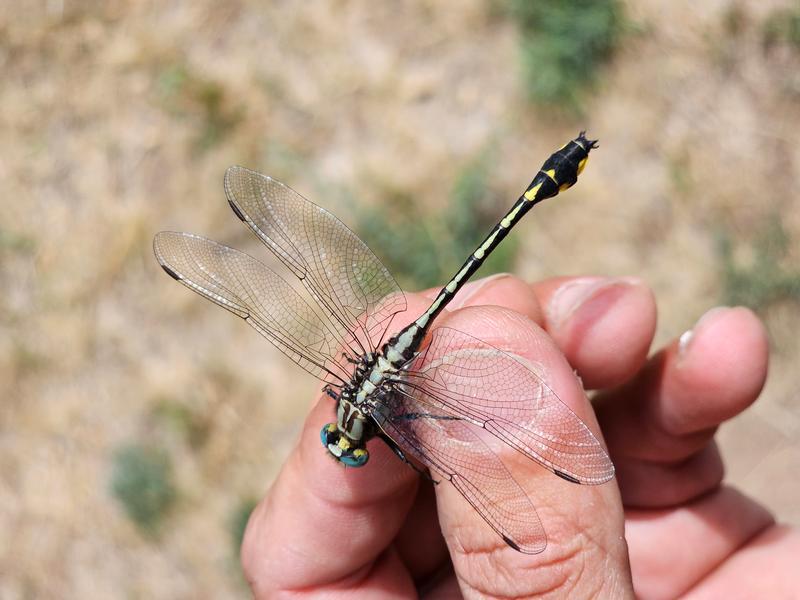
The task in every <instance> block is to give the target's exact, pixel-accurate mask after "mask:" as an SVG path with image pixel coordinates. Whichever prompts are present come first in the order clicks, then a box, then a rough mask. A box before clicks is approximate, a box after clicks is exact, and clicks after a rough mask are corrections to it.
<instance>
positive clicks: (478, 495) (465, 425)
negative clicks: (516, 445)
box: [381, 386, 547, 554]
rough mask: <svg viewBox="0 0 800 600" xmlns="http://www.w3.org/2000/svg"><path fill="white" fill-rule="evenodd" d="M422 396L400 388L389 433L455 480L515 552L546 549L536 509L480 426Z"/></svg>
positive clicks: (387, 426) (388, 420)
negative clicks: (439, 408)
mask: <svg viewBox="0 0 800 600" xmlns="http://www.w3.org/2000/svg"><path fill="white" fill-rule="evenodd" d="M417 397H418V394H417V393H416V392H415V391H414V390H410V389H405V390H404V389H403V387H402V386H400V387H399V388H398V389H397V393H396V394H395V396H394V405H393V406H392V408H391V413H390V414H389V415H388V417H387V418H386V419H385V420H384V421H382V422H381V427H382V429H383V431H384V432H385V433H386V434H387V435H388V436H389V437H391V438H392V440H393V441H395V442H396V443H398V444H399V445H400V447H401V448H403V450H404V451H406V452H408V453H409V454H411V455H413V456H415V457H416V458H417V459H418V460H419V461H420V462H422V463H423V464H424V465H426V466H427V467H428V468H430V469H431V470H432V471H434V473H437V474H439V475H440V476H441V477H443V478H444V479H447V480H448V481H450V483H452V484H453V486H454V487H455V488H456V489H457V490H458V491H459V492H460V493H461V495H462V496H464V498H465V499H466V500H467V501H468V502H469V503H470V504H471V505H472V506H473V507H474V508H475V510H476V511H477V512H478V514H480V516H481V517H483V519H484V520H485V521H486V522H487V523H488V524H489V525H490V526H491V527H492V529H494V530H495V531H496V532H497V533H499V534H500V536H501V537H502V538H503V539H504V540H505V541H506V542H507V543H508V544H509V545H510V546H511V547H513V548H515V549H517V550H519V551H520V552H524V553H526V554H536V553H538V552H541V551H542V550H544V548H545V546H546V545H547V538H546V536H545V533H544V528H543V527H542V523H541V521H540V519H539V516H538V515H537V514H536V508H535V507H534V506H533V503H532V502H531V500H530V498H528V495H527V494H526V493H525V491H524V490H523V489H522V488H521V487H520V485H519V483H517V481H516V480H515V479H514V478H513V477H512V475H511V473H510V472H509V471H508V469H507V468H506V466H505V465H504V464H503V462H502V461H501V460H500V459H499V458H498V456H497V455H496V454H495V453H494V451H493V450H492V449H491V448H490V447H489V446H488V445H487V444H486V443H485V442H484V441H483V440H482V439H481V438H480V435H478V434H477V433H476V431H475V426H474V425H473V424H471V423H469V422H468V421H465V420H463V419H459V418H454V417H453V416H451V415H450V414H448V413H443V412H440V411H437V410H435V409H432V408H431V407H430V406H427V405H425V404H424V403H421V402H418V400H417ZM478 431H480V429H479V428H478Z"/></svg>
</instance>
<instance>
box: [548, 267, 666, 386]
mask: <svg viewBox="0 0 800 600" xmlns="http://www.w3.org/2000/svg"><path fill="white" fill-rule="evenodd" d="M533 290H534V293H535V294H536V297H537V298H538V301H539V304H540V305H541V306H544V307H546V308H545V317H546V318H545V325H544V326H545V329H546V330H547V332H548V333H549V334H550V336H551V337H552V338H553V339H554V340H555V342H556V344H557V345H558V347H559V349H560V350H561V351H562V352H563V353H564V355H565V356H566V357H567V360H568V361H569V363H570V364H571V365H572V366H573V367H574V368H575V370H576V371H577V372H578V375H580V377H581V379H582V380H583V385H584V387H585V388H586V389H599V388H608V387H612V386H616V385H620V384H622V383H623V382H624V381H627V380H628V379H630V378H631V377H632V376H633V375H634V374H635V373H636V372H637V371H638V370H639V369H640V368H641V366H642V365H643V364H644V362H645V360H646V359H647V353H648V352H649V349H650V344H651V343H652V341H653V335H654V333H655V326H656V304H655V298H654V297H653V293H652V291H651V290H650V288H648V287H647V286H646V285H644V283H643V282H642V281H641V280H639V279H636V278H632V277H624V278H603V277H561V278H556V279H548V280H545V281H542V282H539V283H536V284H534V285H533Z"/></svg>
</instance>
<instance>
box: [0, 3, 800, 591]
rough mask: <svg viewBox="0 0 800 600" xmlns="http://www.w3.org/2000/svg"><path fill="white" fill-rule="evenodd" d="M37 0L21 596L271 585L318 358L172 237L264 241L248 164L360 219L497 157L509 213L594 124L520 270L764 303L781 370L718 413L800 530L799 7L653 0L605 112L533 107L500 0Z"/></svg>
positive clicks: (19, 210) (24, 303)
mask: <svg viewBox="0 0 800 600" xmlns="http://www.w3.org/2000/svg"><path fill="white" fill-rule="evenodd" d="M18 4H19V6H17V7H13V6H10V3H7V4H1V5H0V66H2V73H3V78H2V79H3V80H2V84H0V109H1V110H0V186H1V187H0V189H1V190H2V199H1V200H0V283H2V287H3V294H2V296H0V323H2V330H0V331H1V333H0V398H2V404H0V539H2V540H4V543H3V544H2V546H0V596H2V597H3V598H27V597H37V598H38V597H76V598H78V597H79V598H95V597H96V598H110V597H147V598H198V597H214V598H218V597H229V596H233V595H237V594H238V595H244V594H245V590H244V587H243V585H242V582H241V581H240V576H239V575H238V568H237V565H236V558H235V551H234V550H233V548H234V547H235V541H234V540H235V538H236V531H237V530H239V529H240V528H241V522H242V520H243V518H244V516H243V515H246V514H247V509H248V507H249V506H250V503H251V502H252V498H255V497H258V496H259V495H260V494H262V493H263V492H264V490H265V489H266V487H267V486H268V485H269V482H270V480H271V478H272V477H273V476H274V474H275V473H276V472H277V469H278V468H279V465H280V463H281V461H282V459H283V458H284V456H285V454H286V453H287V452H288V451H289V450H290V448H291V444H292V442H293V439H294V436H295V435H296V432H297V431H298V428H299V424H300V423H301V421H302V419H303V415H304V411H305V410H306V408H307V406H308V404H309V402H310V401H311V399H312V397H313V393H314V382H313V381H311V380H310V379H309V378H304V377H301V376H299V375H298V373H299V371H297V370H296V369H294V368H293V365H291V364H290V363H289V362H288V361H287V360H285V359H282V358H281V357H280V355H279V354H278V353H277V352H276V351H274V350H273V349H272V348H271V347H270V346H269V344H267V343H266V342H265V341H264V340H262V339H261V338H260V337H259V336H258V335H256V334H255V333H254V332H253V331H252V330H251V329H250V328H248V327H246V326H245V325H244V324H243V323H240V322H238V321H237V320H235V319H233V318H232V317H229V316H228V315H226V314H223V312H222V311H220V310H218V309H216V308H215V307H212V306H211V305H210V304H208V303H205V302H203V301H201V300H200V299H198V298H197V297H194V296H193V295H192V294H190V293H189V292H187V291H186V290H184V289H182V288H180V286H178V285H176V284H175V283H174V282H173V281H171V280H170V279H169V278H167V277H165V276H164V274H163V273H162V272H161V271H160V269H159V268H158V266H157V264H156V262H155V260H154V259H153V256H152V253H151V250H150V240H151V239H152V234H153V233H154V232H155V231H157V230H160V229H179V230H187V231H195V232H198V233H204V234H207V235H209V236H211V237H213V238H216V239H220V240H223V241H226V242H228V243H230V244H232V245H235V246H237V247H239V248H242V249H245V250H249V251H251V252H254V253H261V252H262V250H261V248H259V247H257V244H256V242H255V241H254V240H252V239H251V237H250V235H249V233H247V232H246V231H245V228H243V227H242V226H241V224H240V223H239V221H238V220H237V219H235V218H234V217H233V215H232V214H231V213H230V211H229V209H228V207H227V205H226V203H225V202H224V199H223V194H222V189H221V178H222V174H223V172H224V169H225V167H227V166H228V165H230V164H234V163H239V164H245V165H248V166H251V167H253V168H257V169H259V170H262V171H266V172H269V173H271V174H272V175H274V176H276V177H278V178H280V179H282V180H284V181H287V182H289V183H290V184H291V185H292V186H293V187H295V188H296V189H298V190H300V191H302V192H304V193H305V194H306V195H308V196H309V197H311V198H313V199H316V201H317V202H319V203H321V204H323V205H327V206H329V207H332V208H333V209H334V210H335V211H336V212H337V213H338V214H339V215H340V216H341V217H342V218H343V220H345V221H346V222H348V221H349V222H351V223H355V222H356V220H355V216H354V215H355V213H356V211H355V210H354V208H355V204H353V201H352V199H353V198H358V199H359V201H360V202H361V203H363V204H362V205H363V206H368V207H372V208H375V207H378V208H380V206H381V203H382V202H386V201H387V199H390V198H394V199H396V198H404V199H411V202H412V203H413V206H414V207H415V210H417V211H419V212H420V214H421V215H423V216H424V215H426V214H429V215H436V214H437V213H436V211H437V209H438V210H441V209H442V208H443V207H445V206H447V199H448V198H449V197H450V196H451V191H452V190H453V189H454V187H457V182H458V181H459V177H460V174H461V173H463V171H464V169H465V168H466V169H469V168H470V167H469V165H474V164H476V163H475V161H476V160H482V161H484V162H483V163H481V164H482V165H484V166H485V169H484V172H485V178H486V181H483V182H482V185H485V186H486V189H487V190H489V192H487V194H489V196H491V198H496V199H497V203H496V204H492V205H491V206H489V207H488V208H486V207H483V208H482V210H488V212H489V214H497V213H499V212H500V210H502V208H501V207H503V206H505V205H506V204H507V202H508V200H506V199H510V198H511V197H512V196H513V195H514V194H515V193H517V191H518V190H519V188H520V186H521V185H524V184H525V183H527V181H528V179H529V178H530V175H531V169H532V168H535V167H536V166H538V164H539V161H540V160H541V159H542V157H543V156H545V155H546V154H547V153H548V152H549V151H550V150H551V149H552V147H554V146H556V145H558V144H559V143H561V142H563V141H564V140H565V139H568V138H569V137H570V136H571V135H572V134H573V133H574V132H575V131H576V130H577V129H578V128H580V125H582V124H585V126H586V127H587V128H588V129H590V132H591V134H592V135H594V136H596V137H599V138H600V139H601V143H602V147H601V149H600V150H599V151H598V152H597V153H596V155H595V154H593V162H592V165H591V168H589V169H588V170H587V173H586V174H585V176H584V178H583V179H582V181H581V185H580V186H578V187H577V188H576V189H575V190H574V191H573V192H571V193H570V194H569V197H565V198H564V199H563V201H562V200H559V201H558V202H555V203H553V204H551V205H548V206H543V207H542V208H541V209H537V213H536V215H535V217H531V218H530V220H529V221H528V222H527V223H526V224H524V225H523V226H522V229H521V230H520V232H519V233H518V234H517V236H518V240H519V251H518V253H517V257H516V260H515V262H514V270H515V272H517V273H519V274H520V275H522V276H524V277H527V278H530V279H533V278H539V277H545V276H550V275H554V274H573V273H606V274H634V275H638V276H640V277H643V278H644V279H646V280H647V281H648V282H649V283H650V284H651V285H652V286H653V287H654V289H655V290H656V293H657V295H658V300H659V310H660V323H659V334H658V339H659V340H660V341H661V342H665V341H667V340H669V339H671V338H673V337H674V336H676V335H678V334H680V333H681V332H682V331H684V330H685V329H687V328H688V327H690V326H691V325H692V324H693V322H694V321H695V320H696V319H697V318H698V317H699V316H700V315H701V314H702V313H703V312H704V311H705V310H706V309H707V308H709V307H710V306H712V305H715V304H717V303H720V302H726V301H728V302H731V301H746V302H749V303H751V304H753V305H754V307H755V308H757V309H758V310H759V312H760V314H761V315H762V316H763V317H764V319H765V320H766V322H767V324H768V327H769V329H770V332H771V335H772V341H773V351H774V354H773V360H772V365H771V376H770V381H769V383H768V386H767V389H766V391H765V394H764V397H763V399H762V400H761V401H760V402H759V403H758V404H757V405H756V406H754V407H753V409H752V410H751V411H749V412H748V413H747V414H746V415H745V416H743V417H741V418H739V419H737V420H736V421H734V422H733V423H731V424H729V425H727V426H726V427H725V428H724V429H723V430H722V432H721V436H720V437H721V440H722V446H723V451H724V454H725V456H726V458H727V459H728V461H729V473H730V479H731V480H732V481H733V482H735V483H736V484H737V485H739V486H741V487H742V488H744V489H745V490H746V491H747V492H749V493H750V494H752V495H754V496H756V497H758V498H760V499H761V500H763V501H764V502H765V503H766V504H767V505H768V506H770V507H771V508H772V509H774V510H775V511H776V512H777V514H778V515H779V516H780V517H781V518H782V519H784V520H787V521H789V522H793V523H795V524H800V508H799V506H800V505H798V503H797V495H798V484H797V479H796V477H795V474H796V473H797V472H798V470H800V449H799V448H798V440H800V412H798V405H799V404H798V399H799V396H800V392H798V376H797V371H796V368H797V364H798V360H799V359H800V352H798V344H797V332H798V330H800V309H799V305H798V295H799V294H800V287H799V286H798V283H797V280H798V278H800V275H798V268H797V266H796V265H798V264H800V260H798V259H800V244H798V242H797V240H798V239H800V238H799V236H800V198H798V193H797V189H798V188H797V181H798V180H800V145H799V144H798V143H797V140H798V139H800V76H798V73H800V68H799V67H800V59H798V50H797V47H796V45H795V44H796V43H797V40H795V39H794V38H793V37H792V36H793V35H800V34H798V30H800V27H799V26H797V24H796V23H797V21H795V22H792V21H791V19H790V18H789V17H787V16H785V15H784V16H783V17H777V18H776V16H775V15H776V14H778V15H780V14H782V13H776V11H779V10H781V9H785V8H787V7H791V6H792V4H791V3H789V2H756V1H755V0H753V1H751V2H739V3H731V2H724V1H713V2H704V3H689V2H669V3H664V2H656V1H654V0H648V1H643V2H637V3H635V6H632V7H630V9H629V19H630V20H631V23H633V24H634V25H633V26H631V27H630V30H629V31H627V33H626V34H625V38H624V41H623V43H622V45H621V46H620V48H619V49H618V51H617V52H616V54H615V55H614V57H613V60H612V62H611V63H610V64H609V66H607V67H606V68H604V69H602V70H601V71H599V72H598V73H597V81H598V84H597V87H596V88H595V89H594V90H593V91H592V92H591V93H590V94H589V95H588V96H586V97H585V99H584V104H583V111H584V112H583V117H582V118H581V119H580V120H579V121H575V120H574V119H571V118H570V116H569V115H568V114H555V113H554V112H553V110H552V109H547V108H540V107H536V106H534V105H532V104H531V103H530V102H529V99H528V94H526V91H525V89H524V86H525V83H524V81H525V79H524V77H523V76H522V74H521V66H520V65H521V64H522V61H521V59H520V52H521V50H520V48H521V47H520V44H519V39H518V33H517V31H518V30H517V29H516V27H515V23H514V20H513V18H512V17H510V16H509V14H508V13H507V12H504V11H503V10H502V7H500V5H502V4H503V3H502V2H500V1H499V0H496V1H493V2H490V1H488V0H485V1H484V0H473V1H469V2H461V3H458V8H455V6H456V5H455V4H453V3H447V4H445V3H436V2H432V1H426V0H418V1H406V2H400V3H372V2H366V1H361V2H349V3H345V2H340V1H337V0H319V1H313V2H306V3H302V8H299V6H300V4H293V3H261V2H249V1H247V0H240V1H237V2H225V3H221V2H210V1H203V2H191V3H190V2H185V3H149V2H133V1H124V0H119V1H116V2H89V1H87V2H71V1H69V0H62V1H57V0H56V1H53V0H48V1H41V2H25V3H18ZM376 5H378V6H376ZM390 5H391V6H392V8H391V9H390V8H389V6H390ZM786 14H787V15H788V14H789V13H786ZM795 18H796V19H797V17H795ZM787 23H788V25H787ZM792 23H794V25H793V24H792ZM434 233H435V235H434V236H433V239H434V242H436V243H439V240H440V239H441V236H442V235H443V234H442V232H441V231H439V232H434ZM444 234H445V235H446V232H444ZM476 235H477V233H476ZM442 243H445V242H442ZM375 250H376V252H377V253H378V254H379V255H380V254H381V248H380V247H379V246H377V245H376V247H375ZM387 252H388V250H387ZM409 285H413V284H410V283H409ZM742 299H744V300H742ZM141 488H146V490H147V495H146V497H139V498H137V499H136V502H138V504H136V506H135V507H133V508H131V501H130V499H129V497H128V496H129V495H130V494H131V492H130V490H131V489H141ZM126 503H127V504H126ZM126 506H127V507H128V511H129V512H126V510H125V507H126Z"/></svg>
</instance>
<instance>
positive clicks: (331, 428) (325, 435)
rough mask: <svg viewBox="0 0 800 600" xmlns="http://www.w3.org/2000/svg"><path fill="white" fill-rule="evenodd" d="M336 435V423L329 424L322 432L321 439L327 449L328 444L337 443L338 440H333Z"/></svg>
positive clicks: (320, 433)
mask: <svg viewBox="0 0 800 600" xmlns="http://www.w3.org/2000/svg"><path fill="white" fill-rule="evenodd" d="M334 433H336V423H328V424H327V425H325V426H324V427H323V428H322V429H321V430H320V432H319V439H320V440H322V445H323V446H325V447H326V448H327V447H328V444H335V443H336V440H335V439H333V437H334V436H333V435H332V434H334ZM337 437H338V436H337Z"/></svg>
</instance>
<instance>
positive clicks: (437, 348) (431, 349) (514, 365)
mask: <svg viewBox="0 0 800 600" xmlns="http://www.w3.org/2000/svg"><path fill="white" fill-rule="evenodd" d="M403 381H404V382H405V383H406V385H407V386H408V387H409V388H411V389H412V390H413V392H412V393H413V395H414V398H415V399H416V400H417V401H418V402H419V403H420V404H421V405H422V406H423V407H422V408H420V409H419V410H420V411H422V412H425V411H429V412H430V411H435V412H438V413H441V414H446V415H450V416H452V417H457V418H463V419H467V420H469V421H470V422H471V423H473V424H475V425H476V426H479V427H482V428H483V429H485V430H486V431H488V432H489V433H491V434H492V435H494V436H495V437H497V438H498V439H500V440H502V441H503V442H505V443H506V444H508V445H509V446H511V447H513V448H515V449H517V450H519V451H520V452H522V453H523V454H524V455H525V456H528V457H529V458H532V459H533V460H535V461H537V462H538V463H539V464H541V465H542V466H544V467H546V468H548V469H549V470H551V471H552V472H553V473H555V474H556V475H558V476H559V477H563V478H564V479H567V480H568V481H572V482H574V483H584V484H600V483H604V482H606V481H608V480H609V479H611V478H612V477H613V476H614V465H613V464H612V463H611V459H610V458H609V457H608V454H607V453H606V451H605V450H604V449H603V447H602V446H601V444H600V442H599V441H598V440H597V438H596V437H595V436H594V434H592V432H591V431H590V430H589V428H588V427H587V426H586V425H585V424H584V422H583V421H581V420H580V418H579V417H578V416H577V415H576V414H575V413H574V412H572V410H570V409H569V407H568V406H567V405H566V404H564V403H563V402H562V401H561V400H560V399H559V398H558V396H556V394H555V392H553V390H551V389H550V388H549V387H548V386H547V384H545V383H544V381H542V379H541V378H540V377H539V376H538V375H537V374H536V373H535V372H534V371H533V370H532V368H531V366H529V365H527V364H526V363H525V362H523V361H522V359H521V358H518V357H514V356H512V355H510V354H507V353H506V352H503V351H502V350H499V349H497V348H495V347H494V346H491V345H490V344H487V343H486V342H484V341H481V340H479V339H477V338H474V337H472V336H470V335H467V334H466V333H463V332H460V331H457V330H455V329H450V328H448V327H440V328H438V329H436V330H434V332H433V337H432V339H431V343H430V345H429V346H428V348H427V349H426V350H425V351H424V352H422V353H421V354H420V355H419V356H418V357H417V358H416V359H415V361H414V363H413V364H412V365H411V367H410V368H409V369H408V371H407V372H405V373H404V375H403Z"/></svg>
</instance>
